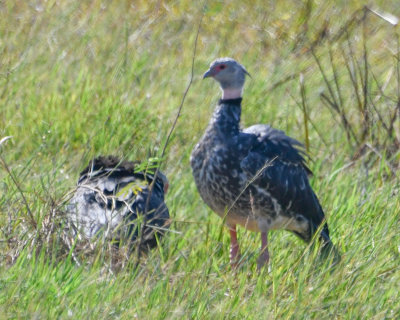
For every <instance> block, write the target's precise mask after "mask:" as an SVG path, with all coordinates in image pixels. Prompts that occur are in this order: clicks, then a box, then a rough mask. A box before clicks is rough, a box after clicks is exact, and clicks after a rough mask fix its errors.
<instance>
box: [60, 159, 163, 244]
mask: <svg viewBox="0 0 400 320" xmlns="http://www.w3.org/2000/svg"><path fill="white" fill-rule="evenodd" d="M137 166H138V163H135V162H130V161H120V159H118V158H117V157H113V156H108V157H99V158H96V159H94V160H92V161H90V163H89V165H88V166H87V167H86V168H85V169H84V170H83V171H82V172H81V175H80V178H79V181H78V185H77V189H76V192H75V193H74V195H73V197H72V199H71V201H70V202H69V204H68V206H67V213H68V217H69V220H70V222H72V225H73V226H74V230H75V232H76V233H77V234H79V235H80V236H83V237H84V238H87V239H92V238H94V237H98V236H104V237H105V238H107V239H114V240H117V241H118V240H119V239H122V238H124V239H129V240H135V239H136V237H137V235H138V223H137V219H138V217H139V219H140V221H143V215H144V214H145V216H146V218H145V220H146V227H145V229H144V232H145V233H144V234H145V237H144V242H143V243H142V244H143V246H146V247H153V246H155V245H156V237H155V233H157V234H158V236H161V235H162V234H163V233H164V232H163V230H165V229H166V228H168V224H169V223H168V221H169V211H168V208H167V206H166V204H165V203H164V181H163V180H164V179H166V178H164V179H162V178H161V177H164V175H163V174H162V173H161V175H162V176H161V175H160V176H159V177H158V178H157V179H156V182H155V184H154V187H153V191H152V192H151V198H150V201H149V202H148V208H147V211H146V204H147V199H148V196H149V185H150V184H151V183H152V181H153V179H154V176H153V175H152V174H149V173H144V172H135V171H136V170H135V169H136V168H137Z"/></svg>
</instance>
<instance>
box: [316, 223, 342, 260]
mask: <svg viewBox="0 0 400 320" xmlns="http://www.w3.org/2000/svg"><path fill="white" fill-rule="evenodd" d="M319 238H320V243H321V249H320V255H321V258H323V259H329V258H332V261H333V265H336V264H337V263H339V261H340V260H341V259H342V257H341V254H340V252H339V250H338V249H337V248H336V246H335V245H334V244H333V242H332V240H331V239H330V238H329V236H328V237H326V234H324V230H322V231H321V233H320V237H319Z"/></svg>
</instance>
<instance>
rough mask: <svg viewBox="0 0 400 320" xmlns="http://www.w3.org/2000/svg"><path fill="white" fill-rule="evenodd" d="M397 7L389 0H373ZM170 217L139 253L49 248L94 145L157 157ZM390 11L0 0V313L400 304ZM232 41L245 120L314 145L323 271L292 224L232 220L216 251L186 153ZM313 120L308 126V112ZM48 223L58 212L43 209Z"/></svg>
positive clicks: (353, 5) (398, 77)
mask: <svg viewBox="0 0 400 320" xmlns="http://www.w3.org/2000/svg"><path fill="white" fill-rule="evenodd" d="M375 5H376V6H377V7H376V8H379V9H380V10H381V11H382V12H386V13H390V14H392V15H395V16H398V17H400V7H399V6H398V1H397V0H388V1H383V0H381V1H375ZM203 13H204V17H203V20H202V25H201V28H200V33H199V37H198V43H197V52H196V56H195V62H194V76H193V83H192V85H191V87H190V89H189V92H188V95H187V97H186V100H185V102H184V105H183V108H182V114H181V116H180V117H179V119H178V122H177V126H176V128H175V130H174V132H173V134H172V136H171V140H170V141H169V144H168V147H167V152H166V156H165V158H164V161H163V164H162V169H163V171H165V172H166V174H167V176H168V177H169V179H170V190H169V193H168V195H167V200H166V201H167V204H168V206H169V209H170V212H171V215H172V221H173V222H172V225H171V232H169V233H168V234H167V236H166V237H165V239H164V240H163V241H162V243H161V245H160V246H159V247H158V248H157V249H156V250H154V251H152V252H151V253H149V254H148V255H147V256H146V257H142V259H141V260H140V264H139V267H138V268H134V265H135V264H134V263H129V261H128V263H127V265H126V266H124V267H123V268H122V269H121V270H120V271H119V272H113V271H112V270H111V269H110V268H108V267H107V266H108V265H109V261H108V260H107V256H105V255H103V254H102V252H101V250H100V251H99V252H98V254H97V255H96V256H95V257H94V258H93V257H92V258H91V259H88V260H87V261H86V260H85V257H80V258H79V261H80V262H81V263H80V264H78V263H77V262H76V260H75V259H74V258H73V256H72V252H66V253H65V252H61V249H60V244H59V242H57V236H58V235H59V233H58V232H57V230H53V231H52V234H51V237H52V241H48V239H46V237H44V236H43V234H44V232H45V230H44V229H46V228H48V223H46V221H49V217H50V218H52V219H56V218H57V217H54V216H53V215H54V214H55V213H57V212H58V211H62V199H63V197H64V195H65V194H67V193H68V192H69V191H70V190H72V189H73V188H74V186H75V184H76V180H77V177H78V174H79V172H80V170H81V169H83V167H84V166H86V164H87V162H88V161H89V159H90V158H92V157H93V156H95V155H100V154H115V155H119V156H123V157H125V158H127V159H131V160H134V159H146V158H148V157H149V156H160V153H161V150H162V148H163V146H164V143H165V140H166V136H167V134H168V132H169V130H170V128H171V125H172V123H173V121H174V119H175V117H176V114H177V110H178V107H179V105H180V103H181V100H182V96H183V93H184V91H185V89H186V87H187V85H188V83H189V81H190V76H191V68H192V59H193V50H194V45H195V39H196V32H197V28H198V25H199V22H200V19H201V16H202V14H203ZM390 22H393V18H392V17H391V16H389V15H385V16H379V15H378V14H376V12H375V13H374V12H373V11H370V10H367V9H365V10H363V9H362V7H360V4H359V1H317V0H309V1H294V0H292V1H289V0H288V1H261V0H259V1H249V0H246V1H239V0H234V1H226V3H225V2H224V1H208V3H206V6H205V8H204V9H203V5H202V4H201V3H200V2H194V1H193V2H192V1H188V0H181V1H161V0H160V1H140V0H138V1H114V2H111V1H100V0H93V1H31V2H28V1H26V2H25V1H11V0H10V1H8V0H5V1H0V139H1V138H3V137H6V136H12V139H10V140H8V141H6V142H4V143H3V144H2V145H1V146H0V155H1V166H0V319H3V318H4V319H14V318H28V319H30V318H33V319H42V318H43V319H46V318H47V319H57V318H60V319H114V318H121V319H132V318H134V319H165V318H166V319H182V318H183V319H192V318H193V319H399V318H400V219H399V217H400V215H399V211H400V197H399V192H400V184H399V174H398V168H399V160H400V153H399V151H398V149H399V141H400V120H399V110H400V49H399V34H400V30H399V27H398V26H393V25H392V24H391V23H390ZM220 56H231V57H234V58H236V59H237V60H239V61H240V62H241V63H243V64H244V65H245V66H246V68H247V70H248V71H249V72H250V73H251V75H252V78H251V79H249V80H248V82H247V84H246V88H245V93H244V102H243V105H244V107H243V117H242V119H243V120H242V121H243V124H244V125H245V126H248V125H251V124H254V123H269V124H271V125H272V126H274V127H276V128H279V129H282V130H284V131H285V132H286V133H287V134H288V135H290V136H293V137H295V138H297V139H298V140H300V141H303V142H305V143H308V144H309V146H310V147H309V152H310V154H311V156H312V159H313V162H311V163H310V168H311V169H312V170H313V171H314V176H313V178H312V181H311V183H312V186H313V188H314V190H315V191H316V193H317V195H318V196H319V198H320V201H321V203H322V205H323V207H324V209H325V212H326V215H327V220H328V223H329V227H330V230H331V234H332V239H333V241H334V242H335V243H336V244H337V246H338V248H339V249H340V251H341V252H342V255H343V258H342V261H341V262H340V263H339V264H338V265H337V266H336V268H335V269H334V270H331V269H330V268H329V264H328V263H326V264H322V265H318V266H317V265H316V263H315V259H314V258H315V253H314V252H312V250H308V249H309V248H308V247H307V246H306V245H305V244H304V243H302V242H301V241H300V240H298V239H297V238H296V237H295V236H293V235H292V234H290V233H288V232H285V231H276V232H271V235H270V253H271V262H270V267H269V270H263V272H261V274H258V273H257V272H256V259H257V255H258V250H259V249H258V248H259V235H258V234H254V233H249V232H245V231H244V230H240V232H239V237H240V239H239V240H240V242H241V244H242V250H243V251H244V252H243V253H244V264H243V267H242V269H240V270H239V271H238V272H237V273H234V272H232V271H231V270H230V267H229V238H228V234H227V232H226V231H225V230H224V227H223V223H222V221H221V220H220V219H219V218H218V217H217V215H215V214H214V213H212V212H211V211H210V210H209V209H208V208H207V207H206V206H205V204H204V203H203V202H202V201H201V199H200V197H199V195H198V193H197V191H196V188H195V185H194V182H193V179H192V176H191V170H190V165H189V156H190V153H191V150H192V148H193V146H194V144H195V143H196V141H197V140H198V139H199V138H200V137H201V135H202V132H203V131H204V130H205V127H206V125H207V122H208V119H209V118H210V116H211V114H212V111H213V108H214V106H215V104H216V102H217V100H218V98H219V94H220V93H219V90H218V88H217V85H216V84H215V83H214V82H213V81H210V80H208V81H202V80H201V78H202V74H203V72H204V71H205V70H206V69H207V68H208V65H209V63H210V62H211V61H212V60H214V59H215V58H217V57H220ZM306 127H307V129H308V134H306V133H305V132H306V130H305V128H306ZM55 226H56V227H57V224H56V225H55Z"/></svg>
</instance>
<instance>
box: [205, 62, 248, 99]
mask: <svg viewBox="0 0 400 320" xmlns="http://www.w3.org/2000/svg"><path fill="white" fill-rule="evenodd" d="M246 75H248V76H250V74H249V73H248V72H247V70H246V69H245V67H243V66H242V65H241V64H240V63H239V62H237V61H236V60H234V59H232V58H218V59H217V60H215V61H213V62H212V63H211V65H210V68H209V69H208V70H207V71H206V73H204V76H203V79H205V78H209V77H211V78H214V79H215V80H216V81H218V82H219V84H220V86H221V90H222V99H236V98H240V97H241V96H242V90H243V85H244V81H245V79H246Z"/></svg>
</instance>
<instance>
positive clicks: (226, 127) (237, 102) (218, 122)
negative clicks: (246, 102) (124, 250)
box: [210, 98, 242, 135]
mask: <svg viewBox="0 0 400 320" xmlns="http://www.w3.org/2000/svg"><path fill="white" fill-rule="evenodd" d="M241 102H242V98H237V99H221V100H220V101H219V103H218V105H217V108H216V109H215V111H214V115H213V117H212V119H211V122H210V127H211V128H212V129H213V130H218V131H219V132H220V133H223V134H227V135H235V134H237V133H238V132H239V130H240V114H241V111H242V107H241Z"/></svg>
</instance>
